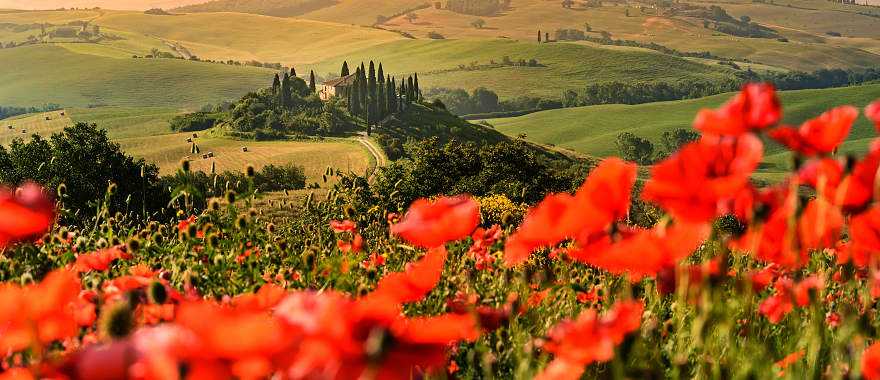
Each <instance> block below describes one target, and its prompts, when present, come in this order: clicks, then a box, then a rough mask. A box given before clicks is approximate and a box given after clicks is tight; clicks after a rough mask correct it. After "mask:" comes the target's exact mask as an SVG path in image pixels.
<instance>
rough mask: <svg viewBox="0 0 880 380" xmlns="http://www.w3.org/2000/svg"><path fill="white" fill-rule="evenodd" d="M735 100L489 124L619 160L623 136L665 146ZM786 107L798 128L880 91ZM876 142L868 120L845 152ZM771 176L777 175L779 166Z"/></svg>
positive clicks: (776, 161)
mask: <svg viewBox="0 0 880 380" xmlns="http://www.w3.org/2000/svg"><path fill="white" fill-rule="evenodd" d="M731 95H732V94H723V95H717V96H712V97H707V98H702V99H694V100H684V101H676V102H662V103H650V104H641V105H633V106H629V105H602V106H591V107H579V108H568V109H561V110H552V111H544V112H538V113H533V114H530V115H526V116H520V117H515V118H506V119H493V120H489V122H490V123H491V124H492V125H494V126H495V127H496V128H497V129H498V130H499V131H501V132H504V133H506V134H508V135H511V136H516V135H519V134H520V133H525V134H527V136H528V139H529V140H531V141H535V142H539V143H544V144H556V145H558V146H559V147H562V148H566V149H571V150H574V151H577V152H581V153H584V154H590V155H595V156H611V155H617V154H618V152H617V148H616V146H615V144H614V143H615V139H616V138H617V135H618V134H620V133H621V132H625V131H626V132H631V133H634V134H636V135H638V136H641V137H645V138H647V139H649V140H651V141H652V142H653V143H654V144H655V146H657V145H658V144H660V136H661V135H662V134H663V132H664V131H669V130H673V129H676V128H690V125H691V122H692V121H693V118H694V115H696V113H697V111H698V110H700V109H701V108H705V107H717V106H719V105H720V104H722V103H724V102H725V101H726V100H727V99H729V98H730V97H731ZM781 98H782V102H783V105H784V107H785V112H786V113H785V122H787V123H792V124H797V123H800V122H802V121H804V120H806V119H809V118H812V117H815V116H817V115H819V114H820V113H822V112H823V111H825V110H827V109H829V108H832V107H835V106H837V105H842V104H853V105H857V106H860V107H863V106H865V105H867V104H868V103H869V102H870V101H872V100H874V99H877V98H880V85H867V86H859V87H849V88H837V89H827V90H803V91H786V92H782V93H781ZM873 137H874V131H873V128H871V126H870V125H869V122H868V121H867V120H866V119H864V118H862V119H860V120H859V122H858V124H857V125H856V126H855V128H854V129H853V132H852V133H851V134H850V139H849V141H847V142H846V143H845V144H844V147H843V149H841V151H842V152H860V151H863V150H864V149H865V147H866V146H867V144H868V140H869V139H870V138H873ZM766 155H767V157H766V160H767V162H768V163H770V164H772V165H776V166H778V167H785V165H786V164H785V163H786V157H787V156H786V155H785V154H784V150H783V149H781V148H780V147H779V146H776V145H769V146H768V147H767V151H766ZM772 165H771V166H770V167H768V170H773V169H774V168H773V166H772Z"/></svg>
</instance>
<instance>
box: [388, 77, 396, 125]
mask: <svg viewBox="0 0 880 380" xmlns="http://www.w3.org/2000/svg"><path fill="white" fill-rule="evenodd" d="M395 111H397V110H396V103H395V97H394V83H391V75H388V78H386V79H385V114H386V115H390V114H392V113H394V112H395Z"/></svg>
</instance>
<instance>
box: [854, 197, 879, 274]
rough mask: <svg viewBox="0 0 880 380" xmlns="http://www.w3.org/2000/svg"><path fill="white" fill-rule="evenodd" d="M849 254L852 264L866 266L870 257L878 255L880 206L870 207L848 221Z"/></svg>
mask: <svg viewBox="0 0 880 380" xmlns="http://www.w3.org/2000/svg"><path fill="white" fill-rule="evenodd" d="M849 234H850V239H851V245H850V247H849V248H850V254H851V255H852V260H853V262H854V263H855V264H856V265H858V266H860V267H864V266H867V265H868V264H869V263H870V261H871V257H873V256H876V255H878V254H880V206H871V208H869V209H868V210H866V211H865V212H862V213H860V214H858V215H855V216H853V217H852V219H851V220H850V224H849Z"/></svg>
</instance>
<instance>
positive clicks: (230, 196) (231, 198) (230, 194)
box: [226, 190, 235, 204]
mask: <svg viewBox="0 0 880 380" xmlns="http://www.w3.org/2000/svg"><path fill="white" fill-rule="evenodd" d="M226 202H227V203H229V204H233V203H235V191H232V190H229V191H227V192H226Z"/></svg>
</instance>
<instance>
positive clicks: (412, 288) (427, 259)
mask: <svg viewBox="0 0 880 380" xmlns="http://www.w3.org/2000/svg"><path fill="white" fill-rule="evenodd" d="M446 256H447V253H446V249H445V248H443V247H439V248H434V249H432V250H430V251H428V253H427V254H425V256H424V257H422V258H421V259H420V260H419V261H417V262H415V263H411V264H408V265H407V268H406V270H405V271H404V272H395V273H390V274H388V275H386V276H385V277H383V278H382V279H381V280H379V284H378V285H376V290H374V291H373V292H372V293H370V294H369V295H367V297H368V298H384V299H388V300H390V301H391V302H394V303H408V302H416V301H419V300H421V299H422V298H424V297H425V295H427V294H428V293H429V292H430V291H431V290H433V289H434V287H436V286H437V283H438V282H440V275H441V274H442V273H443V267H444V266H445V265H446Z"/></svg>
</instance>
